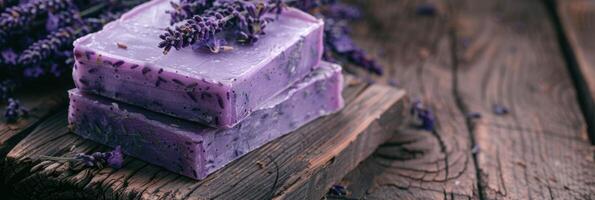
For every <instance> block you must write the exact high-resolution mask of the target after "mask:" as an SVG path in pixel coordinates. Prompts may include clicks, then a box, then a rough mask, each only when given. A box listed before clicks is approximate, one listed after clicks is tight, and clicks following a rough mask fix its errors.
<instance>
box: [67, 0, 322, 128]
mask: <svg viewBox="0 0 595 200" xmlns="http://www.w3.org/2000/svg"><path fill="white" fill-rule="evenodd" d="M169 2H170V0H154V1H150V2H147V3H145V4H143V5H141V6H138V7H136V8H135V9H133V10H131V11H129V12H128V13H126V14H125V15H123V16H122V18H121V19H119V20H116V21H114V22H111V23H109V24H107V25H106V26H105V27H104V28H103V30H101V31H99V32H97V33H93V34H89V35H87V36H84V37H82V38H80V39H78V40H76V41H75V42H74V46H75V50H74V54H75V59H76V63H75V66H74V71H73V79H74V82H75V84H76V87H77V88H78V89H79V90H81V91H85V92H91V93H94V94H98V95H101V96H104V97H109V98H112V99H115V100H118V101H121V102H125V103H129V104H133V105H137V106H141V107H143V108H146V109H148V110H152V111H156V112H160V113H165V114H167V115H171V116H175V117H179V118H183V119H186V120H190V121H196V122H200V123H203V124H206V125H209V126H213V127H225V128H230V127H233V126H234V125H235V124H237V123H238V122H240V121H241V120H242V119H244V118H245V117H247V116H248V115H250V113H251V112H252V111H253V110H255V108H257V107H258V106H260V105H261V104H262V103H264V102H265V101H267V100H268V99H270V98H272V97H274V96H276V95H277V94H279V93H280V92H282V91H283V90H285V89H287V88H288V87H289V86H290V85H292V84H293V83H295V82H296V81H298V80H301V79H302V78H304V77H305V76H306V75H307V74H308V73H310V72H311V71H312V70H313V69H314V68H316V67H317V66H318V64H319V62H320V59H321V56H322V33H323V23H322V21H321V20H317V19H315V18H314V17H312V16H310V15H308V14H306V13H304V12H301V11H299V10H297V9H287V10H285V11H284V12H283V13H282V14H281V15H280V16H279V18H278V19H277V20H276V21H275V22H272V23H270V24H269V25H267V35H266V36H263V37H262V38H261V39H259V41H258V42H256V43H254V44H253V45H232V46H233V47H234V50H232V51H229V52H222V53H218V54H213V53H209V52H204V51H200V50H192V48H185V49H182V50H180V51H175V50H172V51H170V52H169V53H168V54H167V55H163V50H162V49H160V48H157V44H158V43H159V42H160V39H159V35H160V34H161V33H163V32H164V31H163V29H164V28H165V27H167V26H168V25H169V21H170V20H169V15H168V14H166V13H165V11H166V10H169V9H172V8H171V6H170V4H169Z"/></svg>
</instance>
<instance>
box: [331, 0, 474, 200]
mask: <svg viewBox="0 0 595 200" xmlns="http://www.w3.org/2000/svg"><path fill="white" fill-rule="evenodd" d="M354 3H357V4H358V5H359V6H361V7H362V8H363V9H364V10H363V11H364V12H365V13H364V16H367V18H366V19H365V20H362V21H361V22H358V23H356V24H354V34H355V37H356V39H357V42H358V44H360V45H362V46H363V48H364V49H366V50H370V51H372V52H373V54H375V55H377V56H378V57H379V59H380V62H381V63H382V64H383V65H384V66H386V67H387V68H386V71H387V74H386V75H385V76H384V77H382V78H383V79H381V80H380V82H381V83H385V82H386V81H389V80H391V79H394V80H398V81H399V82H400V84H401V87H403V88H405V89H406V91H407V93H408V95H409V96H410V97H411V98H420V99H422V100H423V101H424V103H425V104H426V105H427V106H429V107H431V108H432V110H433V111H434V113H435V115H436V118H437V129H436V131H435V132H428V131H423V130H418V129H417V128H416V127H414V126H409V127H405V128H402V129H399V131H398V132H397V133H396V134H395V136H394V137H393V138H391V140H390V141H389V142H388V143H385V144H384V145H382V146H381V147H380V148H379V149H378V150H377V151H376V152H375V153H374V154H373V156H371V157H370V158H368V159H367V160H365V161H364V162H363V163H362V164H360V165H359V166H358V167H357V168H356V169H355V170H354V171H352V172H350V174H349V175H348V176H346V177H345V178H344V179H343V180H342V181H341V182H340V184H342V185H345V186H346V187H347V190H348V191H349V193H350V194H349V195H347V198H354V199H454V198H457V199H460V198H465V199H477V198H478V194H477V187H476V186H477V181H476V178H475V176H476V171H475V167H474V162H473V156H472V154H471V146H472V142H471V139H470V133H469V132H468V128H467V126H466V121H465V118H464V113H463V112H462V111H461V110H460V109H459V108H458V105H457V102H456V101H457V99H456V98H457V96H455V95H454V94H453V90H454V81H455V79H454V77H453V69H454V68H453V61H452V49H453V47H452V45H451V43H452V42H451V35H450V30H449V17H448V16H447V15H446V14H445V13H444V11H445V10H444V9H446V4H445V2H444V1H441V0H434V1H425V0H399V1H394V0H375V1H364V0H360V1H354ZM426 5H433V6H434V7H435V8H436V10H437V13H436V15H434V16H422V15H418V14H416V10H417V9H418V7H421V6H426ZM328 197H329V198H333V196H328ZM339 199H341V198H339Z"/></svg>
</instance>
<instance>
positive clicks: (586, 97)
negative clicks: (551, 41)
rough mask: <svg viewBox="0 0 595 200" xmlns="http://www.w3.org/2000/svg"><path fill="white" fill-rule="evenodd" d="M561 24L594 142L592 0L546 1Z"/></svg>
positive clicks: (594, 10)
mask: <svg viewBox="0 0 595 200" xmlns="http://www.w3.org/2000/svg"><path fill="white" fill-rule="evenodd" d="M550 4H551V6H552V7H555V8H553V9H555V10H554V12H555V13H556V14H557V17H558V18H557V19H558V20H557V21H558V23H559V24H560V25H559V26H561V27H560V28H561V31H562V33H561V35H562V37H563V38H562V39H563V40H564V42H562V45H566V46H564V48H565V49H564V50H566V51H567V54H569V56H570V58H568V59H569V62H571V63H569V64H570V66H569V67H570V69H571V72H573V76H574V78H575V80H576V81H575V84H576V87H577V88H578V90H579V94H581V96H579V98H581V99H580V100H581V101H582V104H583V107H582V108H583V109H584V111H583V112H584V113H585V116H586V118H587V122H588V124H589V125H590V126H591V127H589V133H590V135H591V137H590V138H591V143H592V144H595V127H593V126H595V101H594V99H595V38H594V34H595V2H594V1H588V0H550Z"/></svg>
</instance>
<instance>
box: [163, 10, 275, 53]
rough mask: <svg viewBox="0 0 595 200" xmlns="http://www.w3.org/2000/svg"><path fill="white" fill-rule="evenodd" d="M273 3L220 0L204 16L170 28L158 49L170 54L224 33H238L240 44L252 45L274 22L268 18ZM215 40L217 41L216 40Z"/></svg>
mask: <svg viewBox="0 0 595 200" xmlns="http://www.w3.org/2000/svg"><path fill="white" fill-rule="evenodd" d="M273 7H274V4H271V3H269V2H251V1H242V0H229V1H220V2H217V3H216V4H214V5H213V6H212V7H210V8H209V9H206V10H205V11H204V13H203V14H197V15H194V16H193V17H192V18H191V19H187V20H184V21H181V22H179V23H178V24H179V25H177V26H175V27H173V28H172V27H168V28H166V29H165V31H166V32H165V33H163V34H161V35H160V36H159V38H161V40H162V41H161V42H160V43H159V45H158V46H159V48H163V53H164V54H167V53H168V52H169V51H170V50H171V48H175V49H176V50H179V49H181V48H185V47H188V46H191V45H195V44H199V45H200V44H206V43H208V41H209V40H211V41H213V40H214V38H216V37H217V35H218V34H219V33H221V32H223V31H226V30H227V31H229V30H235V31H234V32H237V34H238V36H237V37H238V39H237V41H238V42H240V43H245V44H249V43H252V42H255V41H256V40H258V37H259V36H260V35H263V34H264V28H265V27H266V24H267V23H269V22H270V21H272V20H273V19H272V18H270V17H265V14H266V13H271V12H273V10H274V9H273ZM215 41H216V40H215Z"/></svg>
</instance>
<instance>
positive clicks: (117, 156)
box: [107, 146, 124, 169]
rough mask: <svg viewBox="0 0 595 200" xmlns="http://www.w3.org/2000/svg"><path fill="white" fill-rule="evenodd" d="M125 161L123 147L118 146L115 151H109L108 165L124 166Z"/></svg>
mask: <svg viewBox="0 0 595 200" xmlns="http://www.w3.org/2000/svg"><path fill="white" fill-rule="evenodd" d="M123 163H124V156H123V155H122V147H120V146H117V147H116V148H115V149H114V150H113V151H110V152H108V155H107V165H108V166H110V167H111V168H114V169H120V168H122V164H123Z"/></svg>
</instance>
